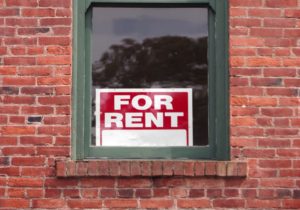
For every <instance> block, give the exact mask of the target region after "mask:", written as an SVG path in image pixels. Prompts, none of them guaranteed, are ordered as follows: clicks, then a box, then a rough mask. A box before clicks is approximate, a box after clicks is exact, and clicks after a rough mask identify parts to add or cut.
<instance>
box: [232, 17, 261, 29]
mask: <svg viewBox="0 0 300 210" xmlns="http://www.w3.org/2000/svg"><path fill="white" fill-rule="evenodd" d="M230 26H231V27H239V26H243V27H257V26H261V20H260V19H255V18H233V19H232V20H231V22H230Z"/></svg>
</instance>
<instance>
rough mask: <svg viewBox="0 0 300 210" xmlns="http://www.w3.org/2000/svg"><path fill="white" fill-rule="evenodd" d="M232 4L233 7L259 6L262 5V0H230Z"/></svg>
mask: <svg viewBox="0 0 300 210" xmlns="http://www.w3.org/2000/svg"><path fill="white" fill-rule="evenodd" d="M230 6H233V7H259V6H262V1H261V0H243V1H239V0H230Z"/></svg>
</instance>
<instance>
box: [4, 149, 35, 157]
mask: <svg viewBox="0 0 300 210" xmlns="http://www.w3.org/2000/svg"><path fill="white" fill-rule="evenodd" d="M2 153H3V154H4V155H34V154H35V148H32V147H3V148H2Z"/></svg>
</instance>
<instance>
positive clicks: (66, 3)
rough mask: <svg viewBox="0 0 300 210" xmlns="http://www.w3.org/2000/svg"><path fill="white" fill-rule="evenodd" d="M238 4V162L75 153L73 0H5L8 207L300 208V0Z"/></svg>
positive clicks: (1, 156) (233, 100)
mask: <svg viewBox="0 0 300 210" xmlns="http://www.w3.org/2000/svg"><path fill="white" fill-rule="evenodd" d="M229 2H230V8H229V15H230V17H229V33H230V44H229V46H230V47H229V55H230V61H229V62H230V129H231V137H230V140H231V141H230V144H231V161H228V162H213V161H212V162H211V161H208V162H203V161H195V162H193V161H153V160H150V161H147V160H143V161H142V160H141V161H112V160H108V161H91V162H73V161H70V151H71V148H70V119H71V115H70V114H71V82H72V77H71V65H72V63H71V54H72V45H71V43H72V36H71V31H72V26H71V23H72V1H71V0H0V64H1V65H0V94H1V95H0V209H35V208H36V209H104V210H108V209H202V208H206V209H217V208H220V209H223V208H231V209H237V208H239V209H281V208H282V209H299V208H300V202H299V198H300V191H299V188H300V179H299V177H300V161H299V157H300V138H299V135H300V120H299V118H300V108H299V107H300V98H299V97H300V92H299V86H300V79H299V78H300V69H299V66H300V59H299V55H300V47H299V43H300V39H299V37H300V1H299V0H229ZM65 160H67V161H65ZM245 175H246V177H245Z"/></svg>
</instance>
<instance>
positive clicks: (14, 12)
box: [0, 8, 19, 17]
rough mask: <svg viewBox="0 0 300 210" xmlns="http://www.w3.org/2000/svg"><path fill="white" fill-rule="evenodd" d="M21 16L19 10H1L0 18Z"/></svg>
mask: <svg viewBox="0 0 300 210" xmlns="http://www.w3.org/2000/svg"><path fill="white" fill-rule="evenodd" d="M18 14H19V9H15V8H13V9H9V8H5V9H0V16H3V17H8V16H17V15H18Z"/></svg>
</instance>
